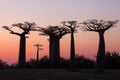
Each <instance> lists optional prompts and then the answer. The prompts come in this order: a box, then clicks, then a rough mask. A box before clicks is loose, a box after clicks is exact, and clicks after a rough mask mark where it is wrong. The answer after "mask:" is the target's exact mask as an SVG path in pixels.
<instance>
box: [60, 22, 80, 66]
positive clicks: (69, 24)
mask: <svg viewBox="0 0 120 80" xmlns="http://www.w3.org/2000/svg"><path fill="white" fill-rule="evenodd" d="M62 24H63V26H64V27H67V28H69V29H70V31H71V47H70V67H72V66H74V60H75V43H74V33H75V32H76V31H77V28H78V27H79V26H78V24H77V21H63V22H62Z"/></svg>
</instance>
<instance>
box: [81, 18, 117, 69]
mask: <svg viewBox="0 0 120 80" xmlns="http://www.w3.org/2000/svg"><path fill="white" fill-rule="evenodd" d="M117 22H118V21H117V20H116V21H104V20H96V19H93V20H88V21H84V22H83V23H82V24H83V25H84V26H83V27H82V28H83V29H84V30H85V31H94V32H98V34H99V47H98V52H97V59H96V69H97V70H98V71H104V67H105V40H104V33H105V31H106V30H108V29H110V28H111V27H114V26H115V24H116V23H117Z"/></svg>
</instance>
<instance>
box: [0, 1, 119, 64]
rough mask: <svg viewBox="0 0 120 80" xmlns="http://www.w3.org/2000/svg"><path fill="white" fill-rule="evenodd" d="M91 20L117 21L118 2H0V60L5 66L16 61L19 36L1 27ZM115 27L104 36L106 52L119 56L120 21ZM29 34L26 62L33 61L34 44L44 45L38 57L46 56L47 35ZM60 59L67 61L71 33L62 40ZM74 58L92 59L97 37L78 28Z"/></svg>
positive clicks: (47, 50) (95, 51)
mask: <svg viewBox="0 0 120 80" xmlns="http://www.w3.org/2000/svg"><path fill="white" fill-rule="evenodd" d="M90 19H104V20H119V19H120V0H0V26H1V28H0V37H1V38H0V59H2V60H4V61H6V62H7V63H10V64H11V63H16V62H17V61H18V51H19V36H16V35H12V34H9V32H8V31H6V30H4V29H3V28H2V26H5V25H7V26H10V25H11V24H14V23H19V22H21V23H23V22H24V21H28V22H35V23H36V24H37V25H38V26H40V27H47V26H48V25H60V22H61V21H68V20H69V21H70V20H76V21H78V23H80V22H82V21H86V20H90ZM116 26H117V27H115V28H112V29H110V30H108V31H107V32H106V33H105V41H106V51H111V52H114V51H115V52H119V53H120V44H119V42H118V41H120V37H119V34H120V21H119V22H118V24H117V25H116ZM38 34H39V33H38V32H31V34H30V35H29V38H28V39H27V54H26V55H27V60H29V59H31V58H33V59H35V58H36V48H35V47H34V46H33V45H34V44H36V43H40V44H42V45H43V48H44V50H42V51H40V57H43V56H45V55H48V54H49V46H48V45H49V42H48V40H47V39H48V36H40V35H38ZM60 42H61V57H65V58H69V53H70V52H69V51H70V34H68V35H65V36H63V38H62V39H61V41H60ZM75 48H76V54H77V55H85V56H86V57H88V58H90V59H95V55H96V53H97V48H98V34H97V33H95V32H84V31H82V30H80V29H78V33H75Z"/></svg>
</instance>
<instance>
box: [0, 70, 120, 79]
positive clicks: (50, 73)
mask: <svg viewBox="0 0 120 80" xmlns="http://www.w3.org/2000/svg"><path fill="white" fill-rule="evenodd" d="M0 80H120V70H107V71H106V72H104V73H97V72H95V70H67V69H31V70H29V69H26V70H25V69H24V70H0Z"/></svg>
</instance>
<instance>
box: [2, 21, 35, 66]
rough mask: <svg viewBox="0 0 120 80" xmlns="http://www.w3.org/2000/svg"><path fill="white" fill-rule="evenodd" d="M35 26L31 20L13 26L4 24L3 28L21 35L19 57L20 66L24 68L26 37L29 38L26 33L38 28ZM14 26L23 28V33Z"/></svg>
mask: <svg viewBox="0 0 120 80" xmlns="http://www.w3.org/2000/svg"><path fill="white" fill-rule="evenodd" d="M35 26H36V24H35V23H30V22H24V23H17V24H13V25H12V27H8V26H3V28H4V29H6V30H8V31H9V32H10V34H15V35H17V36H19V37H20V47H19V59H18V65H19V67H20V68H24V67H25V62H26V38H28V37H27V36H26V35H27V34H29V33H30V31H33V30H34V29H35V28H36V27H35ZM13 27H16V28H19V29H21V30H22V32H21V33H19V32H15V31H14V30H12V28H13Z"/></svg>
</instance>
